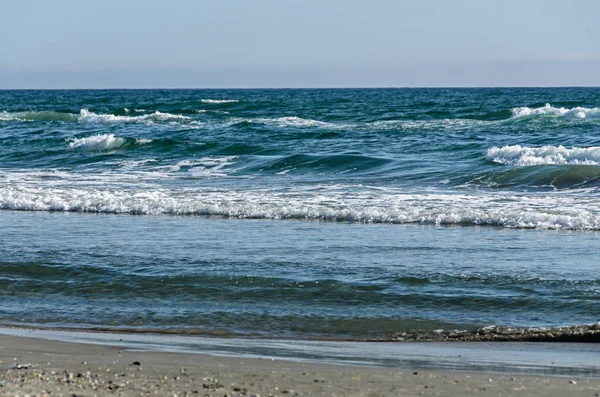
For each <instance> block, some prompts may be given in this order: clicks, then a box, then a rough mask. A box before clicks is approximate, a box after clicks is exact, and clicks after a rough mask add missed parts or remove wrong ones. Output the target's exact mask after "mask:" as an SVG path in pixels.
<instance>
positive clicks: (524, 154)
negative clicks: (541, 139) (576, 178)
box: [487, 145, 600, 167]
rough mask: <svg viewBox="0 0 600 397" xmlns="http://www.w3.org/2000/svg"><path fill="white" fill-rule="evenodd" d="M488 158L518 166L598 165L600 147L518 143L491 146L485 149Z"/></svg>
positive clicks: (599, 162)
mask: <svg viewBox="0 0 600 397" xmlns="http://www.w3.org/2000/svg"><path fill="white" fill-rule="evenodd" d="M487 157H488V159H489V160H491V161H493V162H495V163H500V164H508V165H515V166H520V167H526V166H534V165H566V164H571V165H599V164H600V147H598V146H593V147H587V148H579V147H573V148H571V149H568V148H566V147H564V146H541V147H523V146H520V145H513V146H503V147H500V148H499V147H496V146H494V147H491V148H489V149H488V151H487Z"/></svg>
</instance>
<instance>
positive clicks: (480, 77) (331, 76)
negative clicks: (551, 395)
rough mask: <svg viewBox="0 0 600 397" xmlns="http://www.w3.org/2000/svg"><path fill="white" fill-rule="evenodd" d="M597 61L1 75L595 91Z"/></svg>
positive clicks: (154, 84) (70, 80) (61, 82)
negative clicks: (578, 89)
mask: <svg viewBox="0 0 600 397" xmlns="http://www.w3.org/2000/svg"><path fill="white" fill-rule="evenodd" d="M598 70H600V60H589V61H560V60H559V61H557V60H549V61H520V62H518V61H517V62H488V63H470V64H459V63H455V64H450V65H449V64H444V65H441V64H422V65H403V66H398V67H396V68H393V67H387V68H376V67H360V68H356V67H355V68H353V67H347V68H335V69H334V68H331V69H319V68H286V69H282V68H262V69H259V68H255V69H234V68H223V69H212V70H199V71H194V70H174V69H167V70H157V69H154V70H153V69H150V68H149V69H142V70H75V71H74V70H25V71H16V70H13V71H5V70H4V71H0V89H111V88H112V89H127V88H130V89H143V88H148V89H151V88H165V89H168V88H180V89H186V88H189V89H246V88H438V87H439V88H453V87H456V88H460V87H463V88H478V87H482V88H483V87H598V86H600V73H596V71H598Z"/></svg>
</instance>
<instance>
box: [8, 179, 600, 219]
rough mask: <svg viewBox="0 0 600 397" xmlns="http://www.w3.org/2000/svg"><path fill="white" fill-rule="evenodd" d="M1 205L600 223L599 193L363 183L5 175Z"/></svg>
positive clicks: (114, 210)
mask: <svg viewBox="0 0 600 397" xmlns="http://www.w3.org/2000/svg"><path fill="white" fill-rule="evenodd" d="M94 177H96V176H94ZM13 181H14V180H13ZM0 208H1V209H12V210H36V211H77V212H100V213H114V214H122V213H126V214H149V215H154V214H170V215H211V216H224V217H234V218H259V219H299V220H327V221H344V222H348V221H350V222H364V223H397V224H403V223H418V224H432V225H493V226H501V227H507V228H537V229H571V230H600V210H599V209H598V206H597V199H596V198H595V197H592V196H575V195H569V194H553V195H539V196H525V195H514V194H512V195H511V194H486V195H483V194H480V195H478V194H464V193H463V194H459V193H456V194H452V193H440V192H431V193H405V192H401V191H392V190H382V189H368V188H364V187H358V186H355V187H348V186H338V187H332V186H304V187H298V186H297V187H294V188H290V189H287V190H280V189H278V190H268V189H262V190H261V189H253V190H240V189H217V188H188V189H183V190H182V189H166V188H161V187H160V186H158V185H156V186H153V185H152V184H150V185H147V186H142V187H140V185H138V184H136V183H131V184H130V185H129V186H128V187H127V186H123V185H121V186H120V188H118V189H117V188H113V187H112V186H111V185H110V184H108V185H107V184H104V185H102V184H98V185H96V186H95V187H94V186H84V185H81V186H72V187H65V186H58V187H57V186H52V185H50V186H48V185H45V184H37V185H36V184H30V183H24V182H23V181H20V182H19V183H8V182H7V181H6V180H4V179H2V178H0Z"/></svg>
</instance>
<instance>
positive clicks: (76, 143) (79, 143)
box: [69, 134, 125, 150]
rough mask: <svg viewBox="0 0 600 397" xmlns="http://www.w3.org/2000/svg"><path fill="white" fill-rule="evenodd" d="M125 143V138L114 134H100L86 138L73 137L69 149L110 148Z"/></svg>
mask: <svg viewBox="0 0 600 397" xmlns="http://www.w3.org/2000/svg"><path fill="white" fill-rule="evenodd" d="M124 143H125V139H124V138H120V137H115V135H114V134H99V135H93V136H88V137H85V138H73V140H72V141H71V142H70V143H69V149H84V150H109V149H116V148H118V147H121V146H123V144H124Z"/></svg>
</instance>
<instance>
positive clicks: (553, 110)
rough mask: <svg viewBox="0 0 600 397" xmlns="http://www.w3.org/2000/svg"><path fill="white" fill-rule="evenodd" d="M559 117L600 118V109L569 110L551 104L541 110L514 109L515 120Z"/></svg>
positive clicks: (575, 108)
mask: <svg viewBox="0 0 600 397" xmlns="http://www.w3.org/2000/svg"><path fill="white" fill-rule="evenodd" d="M541 115H546V116H558V117H573V118H578V119H586V118H600V108H584V107H574V108H571V109H567V108H564V107H560V108H557V107H554V106H552V105H550V104H549V103H547V104H546V106H543V107H540V108H530V107H526V106H524V107H518V108H513V109H512V116H513V118H521V117H530V116H541Z"/></svg>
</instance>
